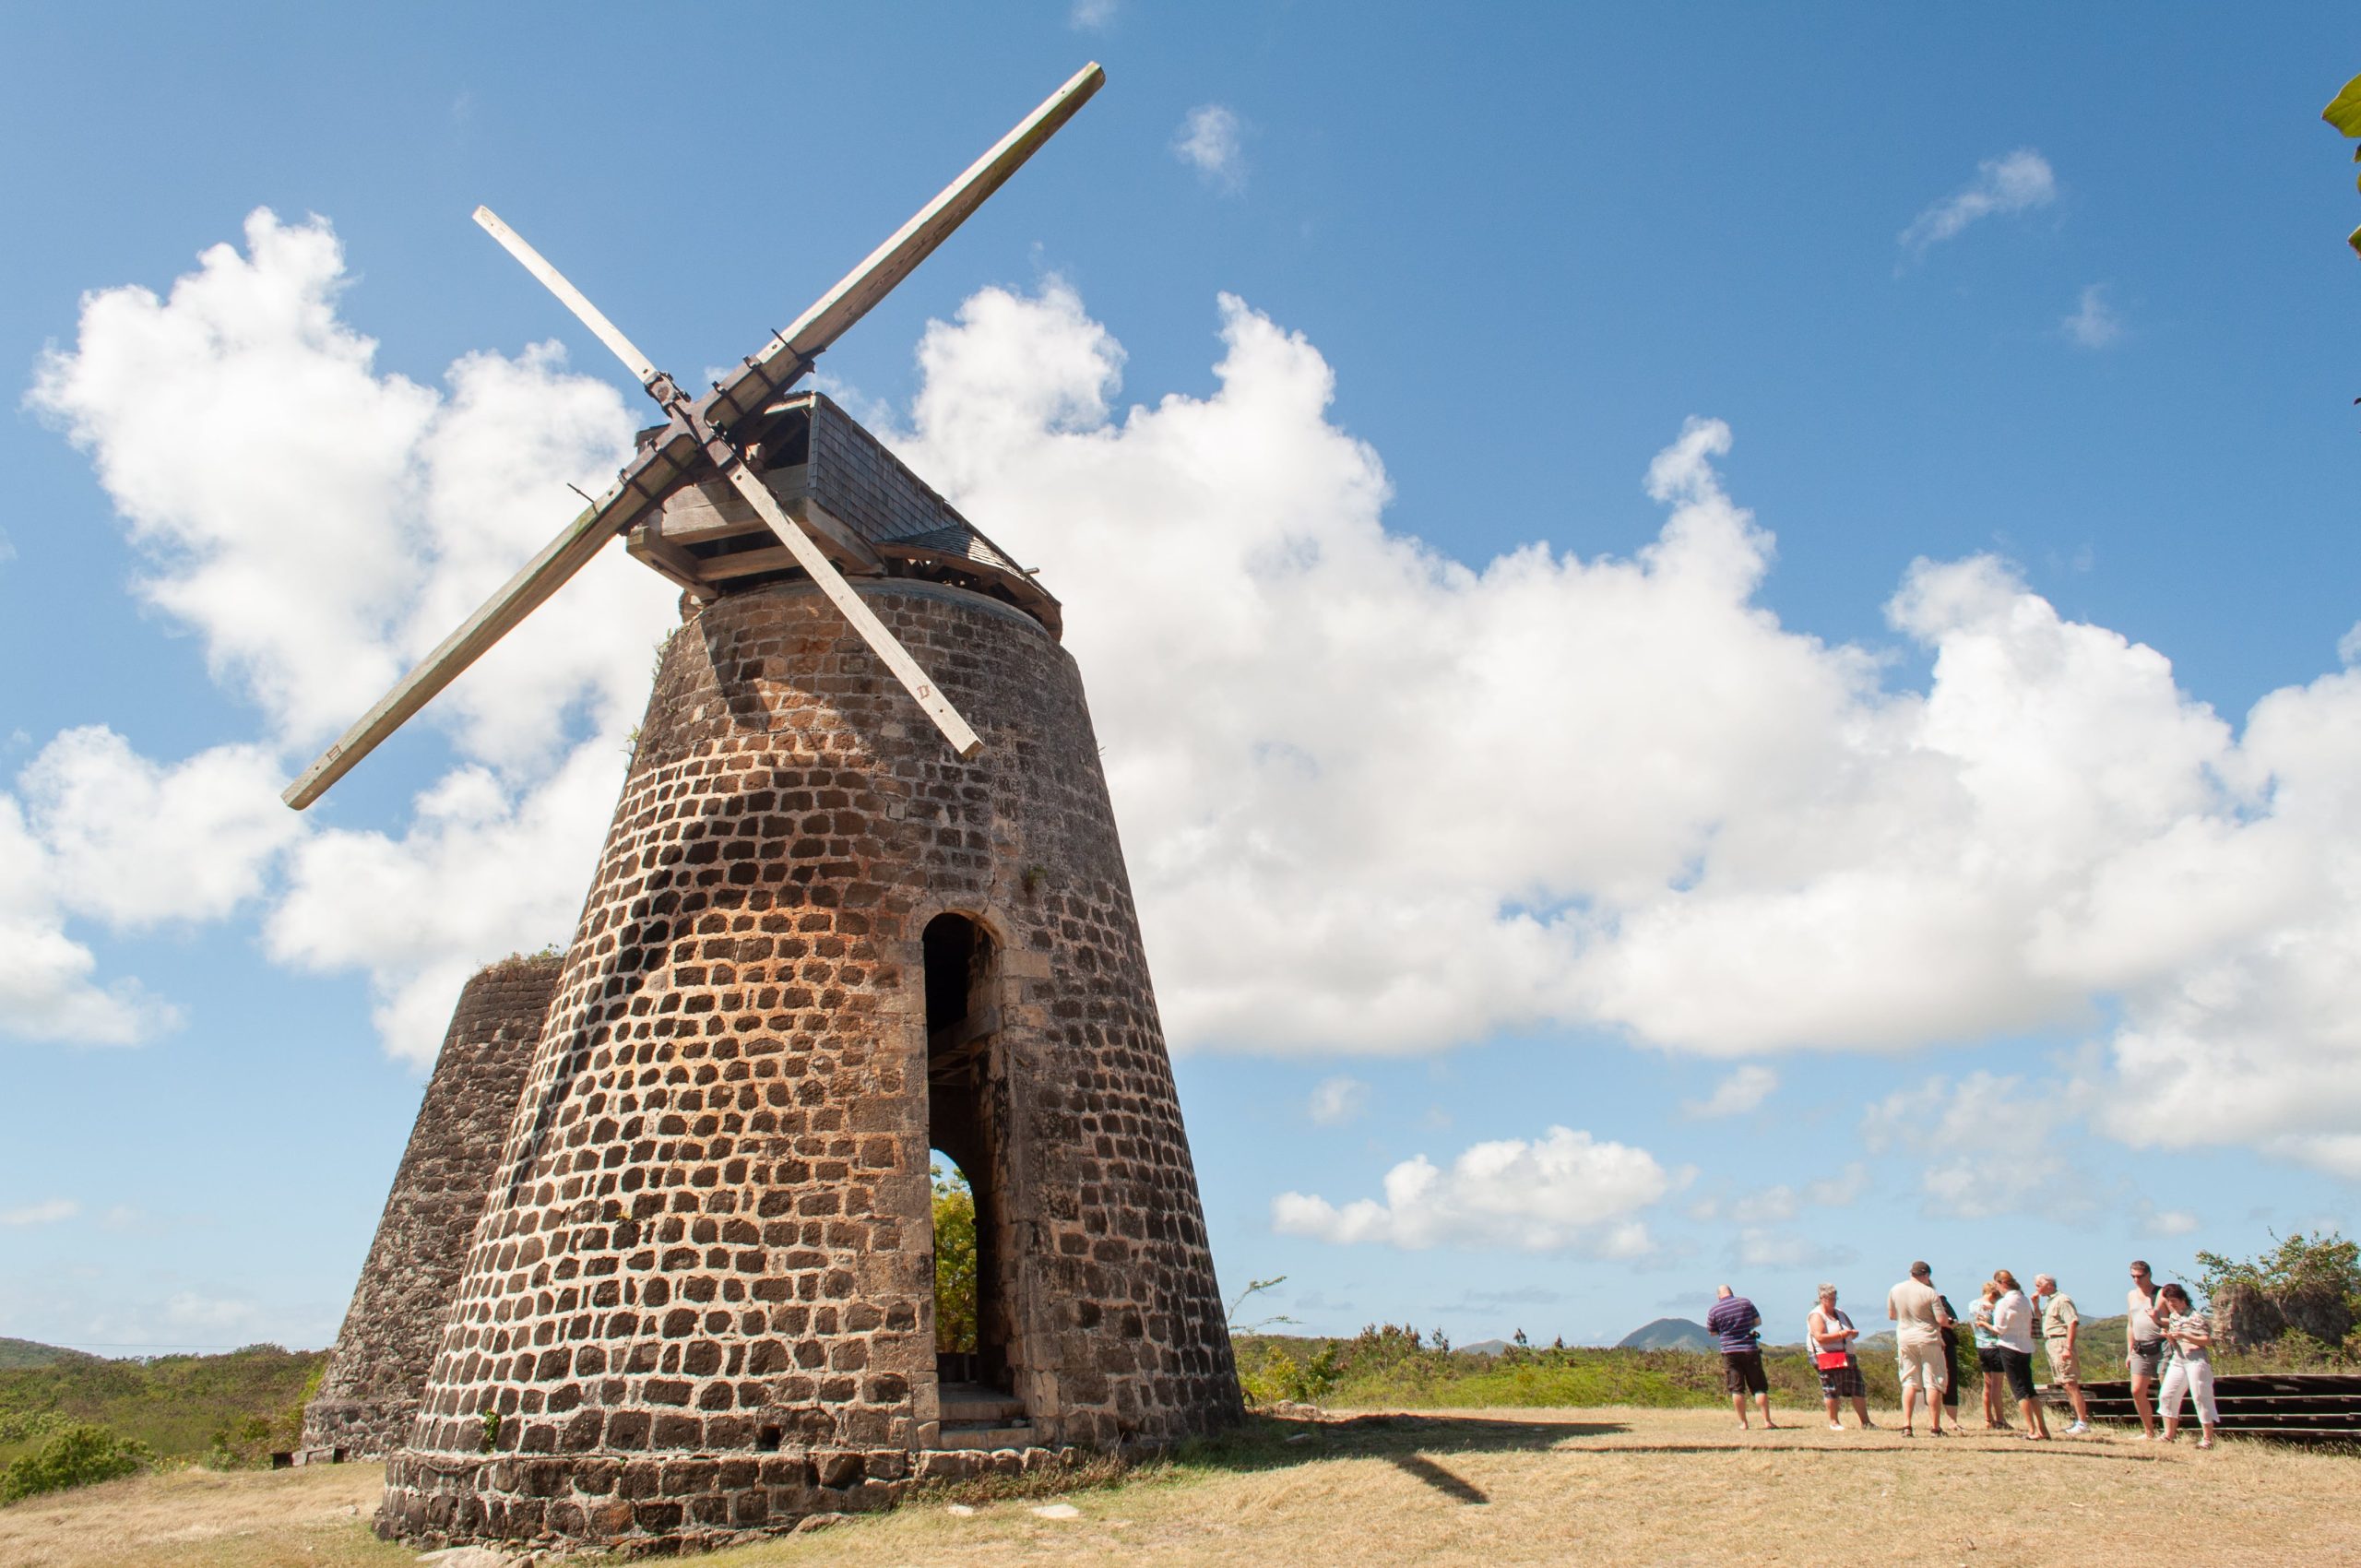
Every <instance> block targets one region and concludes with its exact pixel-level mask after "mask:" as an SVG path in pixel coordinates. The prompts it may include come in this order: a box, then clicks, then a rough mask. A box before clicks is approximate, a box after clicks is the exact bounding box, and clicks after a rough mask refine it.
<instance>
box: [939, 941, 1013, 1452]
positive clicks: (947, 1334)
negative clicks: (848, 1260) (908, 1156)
mask: <svg viewBox="0 0 2361 1568" xmlns="http://www.w3.org/2000/svg"><path fill="white" fill-rule="evenodd" d="M921 945H922V946H923V948H924V951H925V958H926V982H925V983H926V1038H927V1060H926V1076H927V1141H928V1143H929V1145H930V1146H931V1149H932V1150H933V1151H934V1154H933V1157H932V1158H931V1164H932V1165H933V1166H934V1167H935V1168H936V1169H937V1171H938V1176H937V1180H936V1183H935V1195H934V1216H935V1236H934V1271H935V1374H936V1377H937V1379H938V1380H939V1382H940V1384H942V1389H943V1404H944V1409H945V1412H946V1420H948V1419H949V1414H948V1413H949V1411H950V1410H951V1409H952V1408H954V1407H957V1406H962V1405H963V1401H964V1402H967V1403H973V1402H974V1400H975V1398H976V1397H977V1396H982V1395H985V1394H998V1395H1005V1394H1006V1393H1007V1392H1008V1390H1009V1388H1010V1386H1011V1384H1012V1382H1013V1379H1012V1377H1011V1374H1010V1370H1009V1369H1010V1364H1011V1359H1012V1358H1011V1352H1012V1350H1013V1349H1014V1345H1013V1337H1014V1325H1015V1324H1016V1322H1017V1313H1016V1312H1015V1303H1014V1300H1013V1298H1012V1296H1011V1293H1010V1292H1011V1285H1012V1281H1011V1279H1010V1278H1009V1277H1008V1276H1007V1273H1006V1271H1005V1270H1003V1267H1002V1260H1003V1258H1004V1257H1005V1256H1007V1237H1006V1235H1005V1231H1006V1229H1007V1224H1008V1216H1007V1211H1006V1208H1005V1206H1004V1205H1003V1202H1002V1196H1003V1191H1004V1186H1005V1180H1006V1168H1007V1158H1006V1140H1005V1137H1004V1131H1005V1129H1006V1127H1007V1126H1008V1120H1009V1108H1008V1087H1007V1078H1006V1075H1005V1072H1004V1070H1003V1063H1002V1062H1001V1060H1000V1058H999V1055H998V1053H997V1052H996V1051H994V1049H993V1047H994V1043H995V1040H996V1039H997V1037H998V1035H999V1032H1000V1008H999V1004H998V1000H997V995H996V991H997V985H996V980H997V975H998V966H997V954H996V950H995V948H994V946H993V944H992V939H991V932H988V931H986V930H985V929H984V928H983V927H982V926H981V925H979V924H978V923H977V922H976V921H973V920H971V919H969V918H968V917H967V916H966V915H958V914H946V915H938V916H936V917H935V918H934V919H933V920H932V921H929V922H928V923H927V927H926V931H925V932H924V934H923V936H922V938H921ZM987 1403H991V1402H990V1401H987ZM979 1408H980V1407H979ZM993 1408H995V1409H998V1408H999V1407H998V1406H997V1405H994V1406H993Z"/></svg>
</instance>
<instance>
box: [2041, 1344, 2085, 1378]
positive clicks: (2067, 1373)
mask: <svg viewBox="0 0 2361 1568" xmlns="http://www.w3.org/2000/svg"><path fill="white" fill-rule="evenodd" d="M2046 1348H2047V1350H2048V1351H2049V1381H2050V1382H2052V1383H2080V1382H2082V1357H2081V1356H2079V1355H2078V1354H2076V1353H2075V1352H2074V1351H2072V1350H2069V1349H2068V1348H2066V1341H2064V1340H2063V1339H2052V1340H2050V1341H2049V1342H2048V1344H2047V1347H2046Z"/></svg>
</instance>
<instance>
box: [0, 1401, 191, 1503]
mask: <svg viewBox="0 0 2361 1568" xmlns="http://www.w3.org/2000/svg"><path fill="white" fill-rule="evenodd" d="M155 1458H156V1455H155V1454H154V1452H153V1451H151V1450H150V1449H149V1448H148V1445H147V1444H146V1443H141V1442H139V1441H137V1440H136V1439H134V1438H128V1437H118V1436H117V1435H116V1434H115V1433H113V1431H109V1430H108V1429H106V1428H105V1427H102V1426H100V1425H98V1424H96V1423H95V1422H91V1421H77V1422H75V1423H74V1424H73V1425H71V1426H67V1427H63V1428H61V1429H59V1430H58V1431H54V1432H53V1433H51V1434H50V1436H49V1437H48V1438H47V1439H46V1440H45V1441H44V1442H43V1443H42V1445H41V1446H40V1447H39V1448H36V1449H34V1450H33V1451H32V1452H31V1453H30V1454H28V1455H24V1456H23V1457H22V1458H19V1459H18V1460H15V1461H14V1462H12V1463H11V1464H10V1465H9V1466H8V1467H7V1468H6V1470H0V1503H15V1502H17V1501H18V1499H20V1498H27V1497H35V1496H38V1495H40V1494H41V1493H42V1492H44V1491H65V1489H66V1488H68V1487H77V1486H89V1485H90V1484H91V1483H92V1482H94V1481H111V1480H113V1479H116V1478H118V1477H121V1476H128V1475H132V1474H134V1473H136V1472H137V1471H138V1470H140V1469H142V1468H144V1467H147V1466H148V1465H150V1464H153V1463H154V1462H155Z"/></svg>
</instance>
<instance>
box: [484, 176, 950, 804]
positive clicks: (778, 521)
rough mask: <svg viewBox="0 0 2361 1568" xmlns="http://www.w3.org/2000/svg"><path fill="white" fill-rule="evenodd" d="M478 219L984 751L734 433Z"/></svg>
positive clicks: (538, 262) (863, 636)
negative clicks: (792, 513) (626, 370)
mask: <svg viewBox="0 0 2361 1568" xmlns="http://www.w3.org/2000/svg"><path fill="white" fill-rule="evenodd" d="M476 221H477V222H479V223H481V224H482V225H483V226H484V228H485V229H486V230H487V231H488V232H491V234H492V237H493V238H494V239H497V240H498V241H499V242H500V243H501V244H503V245H505V246H506V247H507V248H508V251H509V254H510V255H514V256H516V259H517V260H518V261H521V262H523V263H524V264H525V268H526V270H527V271H528V272H530V273H532V275H533V276H534V277H536V278H538V279H540V280H541V281H542V282H543V283H545V284H547V285H548V286H549V291H550V292H551V293H552V294H555V295H556V296H557V297H558V298H559V299H560V300H562V301H563V302H564V303H565V306H566V308H567V309H568V310H571V311H572V312H574V314H575V315H578V316H580V317H581V318H582V322H583V325H585V326H586V327H589V328H590V330H591V331H593V332H596V333H597V334H598V335H599V341H600V342H602V343H604V344H606V345H607V347H608V348H610V349H611V350H614V354H615V357H616V358H617V359H619V360H621V361H623V363H624V364H626V365H628V366H629V367H631V371H632V374H635V375H636V376H638V377H639V378H640V384H641V385H642V386H645V387H647V394H648V396H649V397H651V398H655V399H656V400H657V402H658V403H660V404H662V405H663V407H664V411H665V412H666V413H668V414H670V415H671V416H672V420H673V428H674V429H676V430H684V431H685V432H686V433H687V434H689V435H690V436H691V437H692V438H694V440H695V441H696V442H697V444H698V445H701V446H703V447H704V448H705V452H706V456H707V457H710V458H711V459H712V460H713V465H714V467H716V468H717V469H720V470H721V472H722V473H723V475H725V476H726V477H727V478H728V479H729V481H730V484H731V485H732V486H734V487H735V488H736V490H737V492H738V493H739V494H741V495H742V496H744V497H745V499H746V504H747V505H750V506H752V507H753V509H754V513H755V515H756V516H757V517H761V518H762V519H763V521H764V522H765V523H766V524H768V525H769V527H770V530H771V532H773V533H775V534H777V536H778V541H779V542H780V543H781V544H784V545H785V546H787V548H788V551H789V553H790V554H792V555H793V556H794V557H795V564H797V565H799V566H801V567H802V568H803V570H804V571H805V573H807V574H808V575H809V576H811V578H812V580H813V582H814V583H817V584H818V585H819V587H820V591H821V592H822V593H825V594H826V595H827V596H828V602H829V603H831V604H833V605H835V606H836V609H837V610H838V611H839V612H842V614H843V615H844V618H845V619H846V620H847V621H848V622H850V623H851V624H852V629H853V630H854V631H856V632H858V633H860V640H861V641H863V642H865V643H867V644H868V645H869V647H870V651H871V652H872V653H874V654H876V655H877V657H878V658H879V659H882V660H884V664H885V668H886V669H888V670H891V671H893V672H894V678H895V679H896V680H897V681H899V682H901V683H902V686H903V688H904V689H905V690H906V691H908V693H909V694H910V697H911V699H912V700H913V701H915V702H916V703H917V704H918V705H919V707H921V708H923V709H924V710H925V711H926V716H927V717H928V718H929V719H932V720H934V727H935V728H936V729H938V730H940V731H943V739H944V740H946V741H948V742H951V749H952V750H953V751H954V752H956V753H957V754H959V758H960V760H961V761H963V762H964V761H966V760H967V758H969V757H971V756H974V755H975V754H977V753H978V752H979V751H981V750H982V749H983V745H984V742H983V741H982V740H981V739H980V738H979V736H978V735H977V734H976V731H975V729H974V728H973V727H972V726H971V725H969V724H968V722H967V719H965V718H963V717H962V716H961V715H960V712H959V710H958V709H957V708H956V707H953V706H952V704H951V700H950V699H949V698H947V697H945V696H944V695H943V693H942V691H941V690H940V689H938V688H937V687H936V685H935V683H934V682H933V681H932V680H931V679H930V678H929V677H928V675H927V672H926V671H923V670H921V669H919V661H918V660H917V659H912V658H911V657H910V653H909V650H908V648H906V647H903V646H902V645H901V642H900V640H899V639H898V638H896V636H894V634H893V633H892V632H890V631H888V630H886V628H885V623H884V622H883V621H880V620H879V619H878V618H877V616H876V614H875V612H872V610H871V609H870V608H869V606H868V605H866V604H864V603H862V602H861V600H860V594H859V593H857V592H855V591H854V589H853V586H852V585H851V584H850V583H848V582H847V581H845V579H844V574H843V573H841V572H839V571H837V570H836V566H835V564H833V563H832V562H830V561H829V559H828V557H827V555H826V554H825V552H823V551H822V550H821V549H820V547H819V545H818V544H816V543H814V542H813V540H812V537H811V536H810V535H809V534H807V533H805V532H804V530H803V525H801V523H798V522H797V521H796V520H795V519H794V518H792V517H789V516H788V515H787V513H786V511H785V510H784V509H783V508H782V507H781V506H780V505H779V504H778V501H777V498H776V497H775V496H773V495H772V494H771V493H770V487H769V486H768V485H765V483H764V482H763V480H762V476H761V475H760V474H757V473H756V472H754V470H753V468H752V467H750V466H749V465H748V464H747V462H746V459H745V457H744V455H743V454H742V453H741V452H740V451H739V450H738V449H737V447H736V446H735V445H732V444H731V442H730V438H729V436H728V434H726V433H724V432H722V431H720V430H718V429H716V428H715V427H714V426H713V424H711V423H710V422H708V421H707V420H706V418H705V416H704V413H703V410H699V409H698V408H696V407H694V406H693V405H692V404H691V403H690V402H689V399H688V398H687V396H686V395H685V394H683V393H682V391H681V390H680V388H679V387H678V386H675V385H674V384H673V382H672V378H671V377H670V376H669V375H666V374H664V373H663V372H661V371H659V370H658V369H656V368H655V366H653V365H651V364H649V363H648V362H647V356H646V355H644V354H642V353H641V352H640V351H639V350H637V349H635V348H634V347H633V346H632V341H631V339H628V338H626V337H624V336H623V334H622V333H621V332H620V331H618V330H617V329H616V327H615V325H614V323H612V322H611V321H609V320H608V319H607V317H606V315H604V314H603V313H602V312H601V311H600V310H599V307H598V306H597V305H594V304H592V303H590V302H589V300H588V299H587V298H586V297H585V296H584V295H583V293H582V291H580V290H579V289H576V288H575V286H574V285H573V284H571V283H569V282H567V281H566V279H565V275H564V274H563V273H561V272H560V271H558V269H557V268H556V267H552V266H551V265H550V264H549V261H548V259H547V258H546V257H544V256H543V255H541V253H540V252H539V251H537V250H535V249H534V248H533V247H532V246H531V245H529V244H526V243H525V241H524V240H523V239H522V238H521V237H519V236H518V235H517V233H516V231H514V230H512V229H510V228H509V227H508V225H507V224H505V223H503V222H501V220H499V219H498V218H497V217H495V216H494V215H493V214H492V210H491V209H490V208H477V209H476Z"/></svg>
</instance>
